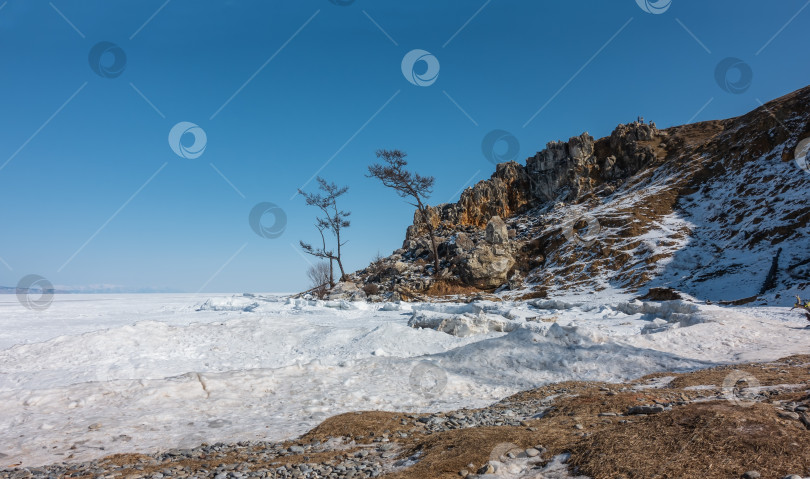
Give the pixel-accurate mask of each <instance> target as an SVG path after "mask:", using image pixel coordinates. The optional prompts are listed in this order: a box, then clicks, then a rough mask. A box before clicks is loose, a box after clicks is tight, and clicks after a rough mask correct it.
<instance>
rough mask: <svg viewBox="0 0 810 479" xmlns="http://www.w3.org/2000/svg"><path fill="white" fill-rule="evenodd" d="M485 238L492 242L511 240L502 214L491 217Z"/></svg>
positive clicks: (502, 242)
mask: <svg viewBox="0 0 810 479" xmlns="http://www.w3.org/2000/svg"><path fill="white" fill-rule="evenodd" d="M484 239H485V240H486V241H487V243H490V244H504V243H506V242H507V241H509V231H508V230H507V228H506V223H504V221H503V220H502V219H501V217H500V216H493V217H492V218H490V219H489V222H488V223H487V229H486V233H485V234H484Z"/></svg>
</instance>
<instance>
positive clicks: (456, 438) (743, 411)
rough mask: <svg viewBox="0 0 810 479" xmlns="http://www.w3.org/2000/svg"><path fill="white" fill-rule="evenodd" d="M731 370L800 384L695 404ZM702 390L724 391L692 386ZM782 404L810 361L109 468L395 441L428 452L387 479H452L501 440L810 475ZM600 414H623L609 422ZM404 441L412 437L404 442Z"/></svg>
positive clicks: (558, 388) (659, 466)
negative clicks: (514, 416) (263, 448)
mask: <svg viewBox="0 0 810 479" xmlns="http://www.w3.org/2000/svg"><path fill="white" fill-rule="evenodd" d="M732 371H743V372H745V373H746V374H748V375H750V376H751V377H754V378H756V379H757V381H759V383H760V384H761V385H763V386H776V385H787V384H791V385H801V386H800V387H798V388H796V389H790V390H781V391H779V394H774V395H772V396H770V397H769V398H768V399H767V400H766V401H764V402H761V403H757V404H753V405H751V406H750V407H743V406H740V405H738V404H735V403H732V402H729V401H722V400H721V401H718V400H713V401H707V402H694V400H695V399H701V400H706V399H710V398H711V397H712V396H714V395H716V394H717V393H718V392H719V390H720V388H721V386H722V383H723V380H724V379H725V378H726V376H728V374H729V373H730V372H732ZM663 376H674V380H672V381H671V382H670V383H669V384H668V385H667V386H666V387H665V388H646V389H639V388H633V386H639V385H645V384H648V383H649V382H650V380H654V379H657V378H661V377H663ZM698 385H700V386H715V387H714V388H709V389H706V388H700V389H697V390H695V389H684V388H687V387H689V386H698ZM777 399H778V400H790V401H795V402H802V403H804V404H805V405H810V355H804V356H792V357H789V358H785V359H781V360H779V361H773V362H768V363H758V364H745V365H736V366H723V367H716V368H712V369H706V370H702V371H695V372H691V373H685V374H671V373H659V374H652V375H649V376H645V377H643V378H639V379H638V380H636V381H633V382H631V383H629V384H609V383H593V382H577V381H569V382H565V383H558V384H551V385H547V386H544V387H541V388H537V389H533V390H529V391H524V392H521V393H518V394H515V395H513V396H511V397H510V398H508V400H509V401H510V402H511V403H513V404H514V403H519V402H525V401H533V402H536V401H537V400H545V401H546V402H547V403H549V404H551V406H552V408H551V409H550V410H549V411H548V412H547V413H546V414H545V415H544V416H543V417H542V418H539V419H533V420H529V421H528V422H527V423H525V425H524V426H520V427H507V426H504V427H481V428H470V429H459V430H453V431H445V432H440V433H432V434H431V433H429V432H427V431H426V429H425V427H424V425H423V424H421V423H419V422H416V421H415V420H414V417H416V416H410V417H409V416H408V415H406V414H404V413H397V412H384V411H367V412H353V413H346V414H341V415H337V416H334V417H331V418H329V419H327V420H326V421H324V422H323V423H321V424H320V425H319V426H317V427H316V428H314V429H313V430H311V431H310V432H308V433H307V434H305V435H304V436H302V437H301V438H299V439H298V440H297V441H291V442H288V443H285V446H290V445H293V444H308V443H311V442H314V441H321V442H325V441H327V440H329V439H330V438H337V437H343V438H346V437H348V438H350V439H351V440H353V441H354V443H355V444H352V445H347V446H346V447H345V448H344V449H339V450H334V451H327V452H317V453H316V452H308V453H307V454H306V455H304V456H302V455H287V456H283V457H277V458H273V459H271V460H270V461H258V462H254V461H255V460H256V458H255V455H254V453H255V452H256V451H258V450H260V449H259V448H253V449H251V448H247V449H243V450H239V451H237V452H230V453H228V454H225V455H223V456H219V455H217V456H208V457H206V456H202V457H200V458H196V459H183V460H181V461H176V462H171V463H168V464H156V463H155V461H154V460H153V459H151V458H149V457H148V456H143V455H138V454H119V455H115V456H110V457H109V458H106V459H105V462H109V463H113V464H120V465H123V466H126V468H125V469H124V470H122V471H121V472H122V476H121V477H122V478H127V477H136V475H137V476H138V477H143V476H144V475H148V474H151V473H153V472H157V471H161V470H163V469H164V468H166V467H174V466H180V467H188V468H190V469H191V470H192V471H197V470H200V469H207V470H209V471H210V470H213V469H214V468H216V467H217V466H218V465H220V464H235V463H243V462H252V468H253V470H256V469H258V468H261V467H266V468H275V467H278V466H279V465H282V464H287V465H289V464H300V463H302V462H310V463H332V464H335V463H337V462H340V461H341V460H342V459H343V458H345V457H347V455H352V454H353V453H354V452H356V451H357V450H359V449H361V448H367V447H370V445H372V444H374V442H373V441H374V439H375V438H378V437H380V436H382V435H383V434H386V435H388V437H389V438H390V440H391V441H392V442H393V443H394V444H395V446H396V449H395V450H396V451H398V452H399V456H398V458H405V457H410V456H412V455H413V454H415V453H417V452H419V453H420V456H419V460H418V461H417V463H416V464H414V465H413V466H410V467H407V468H404V469H399V470H396V471H394V472H390V473H388V474H386V475H384V476H382V477H384V478H387V479H424V478H430V479H451V478H453V479H455V478H458V477H459V471H461V470H465V469H466V470H468V471H469V472H471V473H474V472H475V471H476V470H477V468H479V467H481V466H482V465H484V464H485V463H486V462H487V461H488V460H490V458H491V457H490V456H491V454H492V452H493V450H495V448H496V446H498V445H501V444H504V443H511V444H514V445H517V446H519V447H521V448H527V447H534V446H537V445H542V446H543V447H545V448H547V450H548V452H547V453H545V454H544V456H543V457H544V459H547V460H548V459H550V458H551V457H552V456H554V455H557V454H560V453H564V452H567V453H570V454H571V460H570V464H571V465H572V466H574V467H576V468H578V473H580V474H585V475H588V476H590V477H592V478H594V479H608V478H610V479H616V478H624V479H641V478H660V479H664V478H684V477H700V478H705V479H721V478H722V479H727V478H736V477H740V475H741V474H742V473H744V472H746V471H748V470H757V471H759V472H760V473H761V474H762V477H776V478H779V477H784V476H786V475H788V474H800V475H802V474H803V475H810V430H808V428H807V427H805V426H804V425H803V424H802V422H801V421H800V420H795V419H789V418H788V419H786V418H784V417H782V416H780V415H779V414H778V413H779V410H778V409H777V408H776V407H775V405H774V404H772V402H773V401H774V400H777ZM654 403H668V404H674V405H675V406H674V407H673V408H672V410H669V411H666V412H663V413H660V414H656V415H651V416H623V415H621V414H623V413H626V412H627V410H628V409H630V408H631V407H633V406H636V405H649V404H654ZM600 413H616V414H617V415H616V416H600ZM403 421H404V422H405V424H402V422H403ZM808 424H810V422H809V423H808ZM808 427H810V426H808ZM400 432H402V433H406V434H407V437H406V438H401V437H400V435H399V434H398V433H400ZM144 459H146V460H147V461H151V462H144V461H143V460H144ZM137 464H140V465H141V466H142V469H141V470H137V469H135V468H134V466H135V465H137ZM469 464H472V466H473V467H469V466H468V465H469ZM88 477H89V476H88Z"/></svg>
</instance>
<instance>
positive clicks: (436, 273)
mask: <svg viewBox="0 0 810 479" xmlns="http://www.w3.org/2000/svg"><path fill="white" fill-rule="evenodd" d="M417 201H418V203H419V204H418V207H419V213H421V214H422V221H424V222H425V227H426V228H427V230H428V236H430V247H431V249H432V250H433V276H436V277H438V276H439V248H438V246H436V233H435V232H434V231H433V225H432V224H430V219H428V215H427V208H426V207H425V206H424V205H423V204H422V202H421V201H419V199H418V198H417Z"/></svg>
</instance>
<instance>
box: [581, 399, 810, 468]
mask: <svg viewBox="0 0 810 479" xmlns="http://www.w3.org/2000/svg"><path fill="white" fill-rule="evenodd" d="M571 452H572V460H571V464H572V465H574V466H576V467H579V468H580V472H581V473H583V474H586V475H589V476H590V477H592V478H594V479H618V478H626V479H637V478H638V479H640V478H682V477H701V478H736V477H740V476H741V475H742V474H743V473H744V472H746V471H749V470H756V471H759V472H760V473H761V474H762V477H774V478H781V477H784V476H786V475H788V474H795V473H799V474H807V473H808V472H810V431H807V430H806V429H804V428H803V427H801V426H800V425H799V424H798V422H797V421H792V422H789V421H785V420H782V419H779V418H778V416H777V415H776V413H775V411H774V408H773V407H771V406H770V405H767V404H755V405H753V406H751V407H739V406H735V405H733V404H731V403H729V402H726V401H716V402H710V403H698V404H694V405H691V406H690V407H684V408H677V409H674V410H673V411H671V412H669V413H666V414H660V415H657V416H651V417H647V418H643V419H642V420H639V421H636V422H632V423H628V424H618V425H616V426H615V427H613V428H611V429H609V430H604V431H600V432H597V433H595V434H594V435H592V436H590V437H588V438H587V439H585V440H583V441H580V442H579V443H577V444H576V445H575V446H574V447H573V449H572V451H571Z"/></svg>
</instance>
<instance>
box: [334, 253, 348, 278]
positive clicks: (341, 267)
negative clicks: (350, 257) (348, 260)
mask: <svg viewBox="0 0 810 479" xmlns="http://www.w3.org/2000/svg"><path fill="white" fill-rule="evenodd" d="M335 260H336V261H337V264H338V267H339V268H340V280H341V281H343V280H345V279H346V273H345V272H344V271H343V261H341V260H340V256H338V257H337V258H335Z"/></svg>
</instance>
